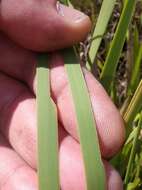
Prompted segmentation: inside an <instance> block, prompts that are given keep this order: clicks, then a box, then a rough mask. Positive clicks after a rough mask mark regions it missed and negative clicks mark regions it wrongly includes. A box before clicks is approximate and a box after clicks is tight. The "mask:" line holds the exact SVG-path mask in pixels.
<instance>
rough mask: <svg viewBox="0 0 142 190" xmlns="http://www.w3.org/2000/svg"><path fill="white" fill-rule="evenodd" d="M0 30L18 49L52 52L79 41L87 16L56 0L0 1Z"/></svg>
mask: <svg viewBox="0 0 142 190" xmlns="http://www.w3.org/2000/svg"><path fill="white" fill-rule="evenodd" d="M0 8H1V12H0V29H1V30H2V31H3V32H5V33H6V34H7V35H8V36H9V37H10V38H11V39H12V40H14V41H15V42H16V43H18V44H20V45H21V46H23V47H25V48H28V49H31V50H35V51H52V50H56V49H59V48H64V47H66V46H70V45H72V44H74V43H76V42H79V41H82V40H83V39H84V38H85V37H86V35H87V34H88V32H89V31H90V28H91V22H90V20H89V17H88V16H86V15H85V14H83V13H81V12H79V11H77V10H75V9H73V8H71V7H66V6H64V5H61V4H59V3H56V0H24V1H23V0H1V2H0Z"/></svg>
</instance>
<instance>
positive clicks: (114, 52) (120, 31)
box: [101, 0, 136, 92]
mask: <svg viewBox="0 0 142 190" xmlns="http://www.w3.org/2000/svg"><path fill="white" fill-rule="evenodd" d="M135 5H136V0H125V3H124V8H123V11H122V14H121V17H120V20H119V23H118V26H117V29H116V32H115V35H114V39H113V41H112V43H111V47H110V50H109V52H108V55H107V58H106V62H105V65H104V68H103V71H102V73H101V82H102V84H103V86H104V87H105V89H106V90H107V91H108V92H109V91H110V87H111V82H112V81H113V79H114V76H115V72H116V68H117V64H118V60H119V58H120V54H121V51H122V48H123V45H124V42H125V39H126V33H127V30H128V26H129V24H130V21H131V18H132V16H133V13H134V10H135Z"/></svg>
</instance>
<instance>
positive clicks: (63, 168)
mask: <svg viewBox="0 0 142 190" xmlns="http://www.w3.org/2000/svg"><path fill="white" fill-rule="evenodd" d="M60 136H61V139H60V141H61V145H60V177H61V188H62V190H78V189H80V190H85V189H86V188H85V186H86V185H85V177H84V170H83V162H82V158H81V153H80V148H79V144H78V143H77V142H76V141H75V140H73V139H72V138H71V137H69V136H68V135H67V134H66V132H65V131H62V132H61V134H60ZM0 152H1V157H0V189H1V190H9V189H10V190H20V189H24V190H34V189H35V190H36V189H37V176H36V173H35V171H33V170H32V169H31V168H30V167H29V166H28V165H26V163H25V162H24V161H23V160H21V158H20V157H19V156H18V155H17V154H16V153H15V152H14V151H13V150H12V149H11V148H10V147H9V145H8V143H6V141H5V139H4V138H3V137H2V136H1V135H0ZM69 166H70V167H69ZM105 169H106V176H107V190H114V188H115V190H121V189H122V181H121V179H120V176H119V175H118V173H117V172H116V171H115V170H114V169H113V168H112V167H111V166H110V165H109V164H108V163H105ZM94 180H95V179H94Z"/></svg>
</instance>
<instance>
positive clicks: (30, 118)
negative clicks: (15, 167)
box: [0, 73, 37, 168]
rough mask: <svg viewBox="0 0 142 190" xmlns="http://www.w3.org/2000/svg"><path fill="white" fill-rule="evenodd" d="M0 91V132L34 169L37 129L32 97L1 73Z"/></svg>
mask: <svg viewBox="0 0 142 190" xmlns="http://www.w3.org/2000/svg"><path fill="white" fill-rule="evenodd" d="M0 89H1V90H0V96H1V98H0V115H1V117H0V130H1V132H2V134H3V135H4V136H5V137H6V138H7V140H8V141H9V143H10V144H11V146H12V147H13V148H14V149H15V150H16V152H18V154H19V155H20V156H21V157H23V158H24V160H26V162H27V163H28V164H29V165H31V166H32V167H33V168H36V160H35V152H36V150H35V148H36V144H35V142H36V131H37V128H36V105H35V99H34V96H33V94H32V93H30V91H28V89H27V88H26V86H24V85H23V84H22V83H20V82H18V81H16V80H14V79H11V78H9V77H8V76H5V75H3V74H2V73H0ZM33 152H34V154H33Z"/></svg>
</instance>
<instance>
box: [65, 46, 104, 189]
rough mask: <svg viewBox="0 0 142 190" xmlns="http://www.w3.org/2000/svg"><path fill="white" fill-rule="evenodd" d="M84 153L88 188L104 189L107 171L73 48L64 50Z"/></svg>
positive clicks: (86, 91) (85, 88)
mask: <svg viewBox="0 0 142 190" xmlns="http://www.w3.org/2000/svg"><path fill="white" fill-rule="evenodd" d="M63 57H64V61H65V68H66V70H67V74H68V79H69V84H70V87H71V93H72V97H73V100H74V107H75V111H76V116H77V124H78V134H79V137H80V143H81V150H82V154H83V160H84V167H85V174H86V184H87V190H95V189H96V190H104V189H105V187H106V184H105V171H104V166H103V163H102V160H101V153H100V149H99V142H98V136H97V131H96V125H95V119H94V115H93V111H92V105H91V101H90V97H89V93H88V90H87V86H86V82H85V79H84V76H83V73H82V70H81V67H80V64H79V62H78V59H77V57H76V55H75V53H74V51H73V49H68V50H64V51H63Z"/></svg>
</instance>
